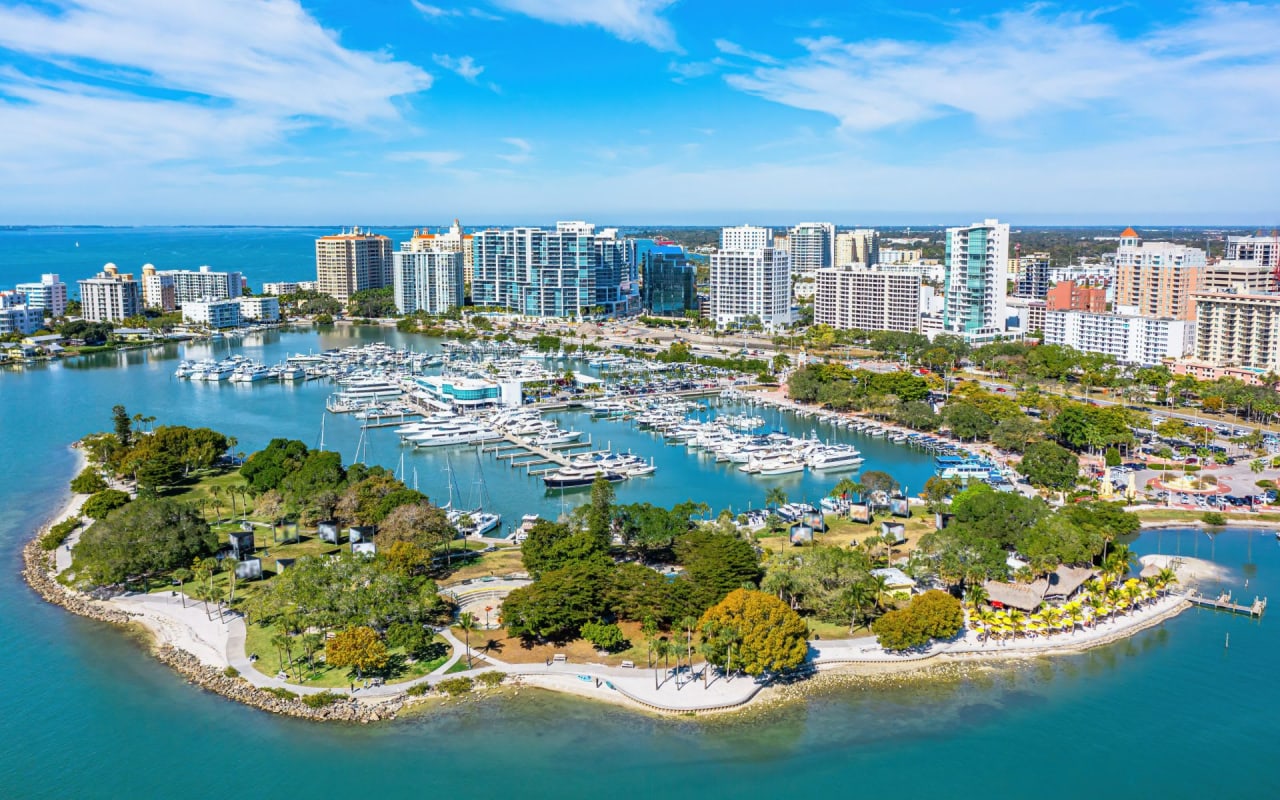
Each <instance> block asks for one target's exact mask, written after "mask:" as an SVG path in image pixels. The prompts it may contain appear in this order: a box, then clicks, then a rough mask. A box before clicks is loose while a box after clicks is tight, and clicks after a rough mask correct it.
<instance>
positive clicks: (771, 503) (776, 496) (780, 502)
mask: <svg viewBox="0 0 1280 800" xmlns="http://www.w3.org/2000/svg"><path fill="white" fill-rule="evenodd" d="M786 504H787V493H786V492H784V491H782V487H781V486H774V487H771V488H770V489H769V491H767V492H765V493H764V505H765V508H769V507H774V508H776V507H778V506H785V505H786Z"/></svg>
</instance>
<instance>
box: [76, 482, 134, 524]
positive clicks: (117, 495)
mask: <svg viewBox="0 0 1280 800" xmlns="http://www.w3.org/2000/svg"><path fill="white" fill-rule="evenodd" d="M128 502H129V494H128V492H122V491H120V490H119V489H103V490H102V491H100V492H97V493H95V494H94V495H93V496H92V497H90V498H89V499H88V500H85V501H84V506H83V508H82V509H81V510H83V511H84V515H85V516H86V517H88V518H89V519H103V518H104V517H106V516H107V515H108V514H110V513H111V512H112V511H115V510H116V509H117V508H120V507H121V506H123V505H126V504H127V503H128Z"/></svg>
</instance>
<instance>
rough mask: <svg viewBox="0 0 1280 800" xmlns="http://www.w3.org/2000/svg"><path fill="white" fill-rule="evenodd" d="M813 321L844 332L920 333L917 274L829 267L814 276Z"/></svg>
mask: <svg viewBox="0 0 1280 800" xmlns="http://www.w3.org/2000/svg"><path fill="white" fill-rule="evenodd" d="M813 321H814V323H815V324H819V325H830V326H831V327H833V328H840V329H843V330H862V331H906V332H910V331H918V330H920V273H919V272H912V271H908V270H902V269H894V270H880V269H869V268H866V267H829V268H827V269H820V270H818V272H817V286H816V287H815V289H814V295H813Z"/></svg>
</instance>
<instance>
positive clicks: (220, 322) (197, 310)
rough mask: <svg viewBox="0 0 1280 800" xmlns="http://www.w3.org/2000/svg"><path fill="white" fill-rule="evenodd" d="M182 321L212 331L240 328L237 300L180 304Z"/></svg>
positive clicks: (238, 302)
mask: <svg viewBox="0 0 1280 800" xmlns="http://www.w3.org/2000/svg"><path fill="white" fill-rule="evenodd" d="M278 310H279V307H277V311H278ZM182 320H183V322H187V323H190V324H192V325H205V326H208V327H210V328H214V329H221V328H238V327H240V301H239V300H195V301H192V302H189V303H183V304H182Z"/></svg>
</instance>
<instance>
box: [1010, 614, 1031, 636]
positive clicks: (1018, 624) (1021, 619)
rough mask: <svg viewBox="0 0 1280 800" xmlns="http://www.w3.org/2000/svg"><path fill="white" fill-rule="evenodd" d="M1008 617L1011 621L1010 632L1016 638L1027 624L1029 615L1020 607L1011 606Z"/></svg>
mask: <svg viewBox="0 0 1280 800" xmlns="http://www.w3.org/2000/svg"><path fill="white" fill-rule="evenodd" d="M1007 618H1008V621H1009V632H1010V633H1011V634H1012V635H1013V638H1015V639H1016V638H1018V632H1019V631H1020V630H1022V628H1023V627H1024V626H1025V625H1026V624H1027V617H1026V615H1025V614H1023V613H1022V612H1021V611H1019V610H1018V609H1016V608H1011V609H1009V613H1008V615H1007Z"/></svg>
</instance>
